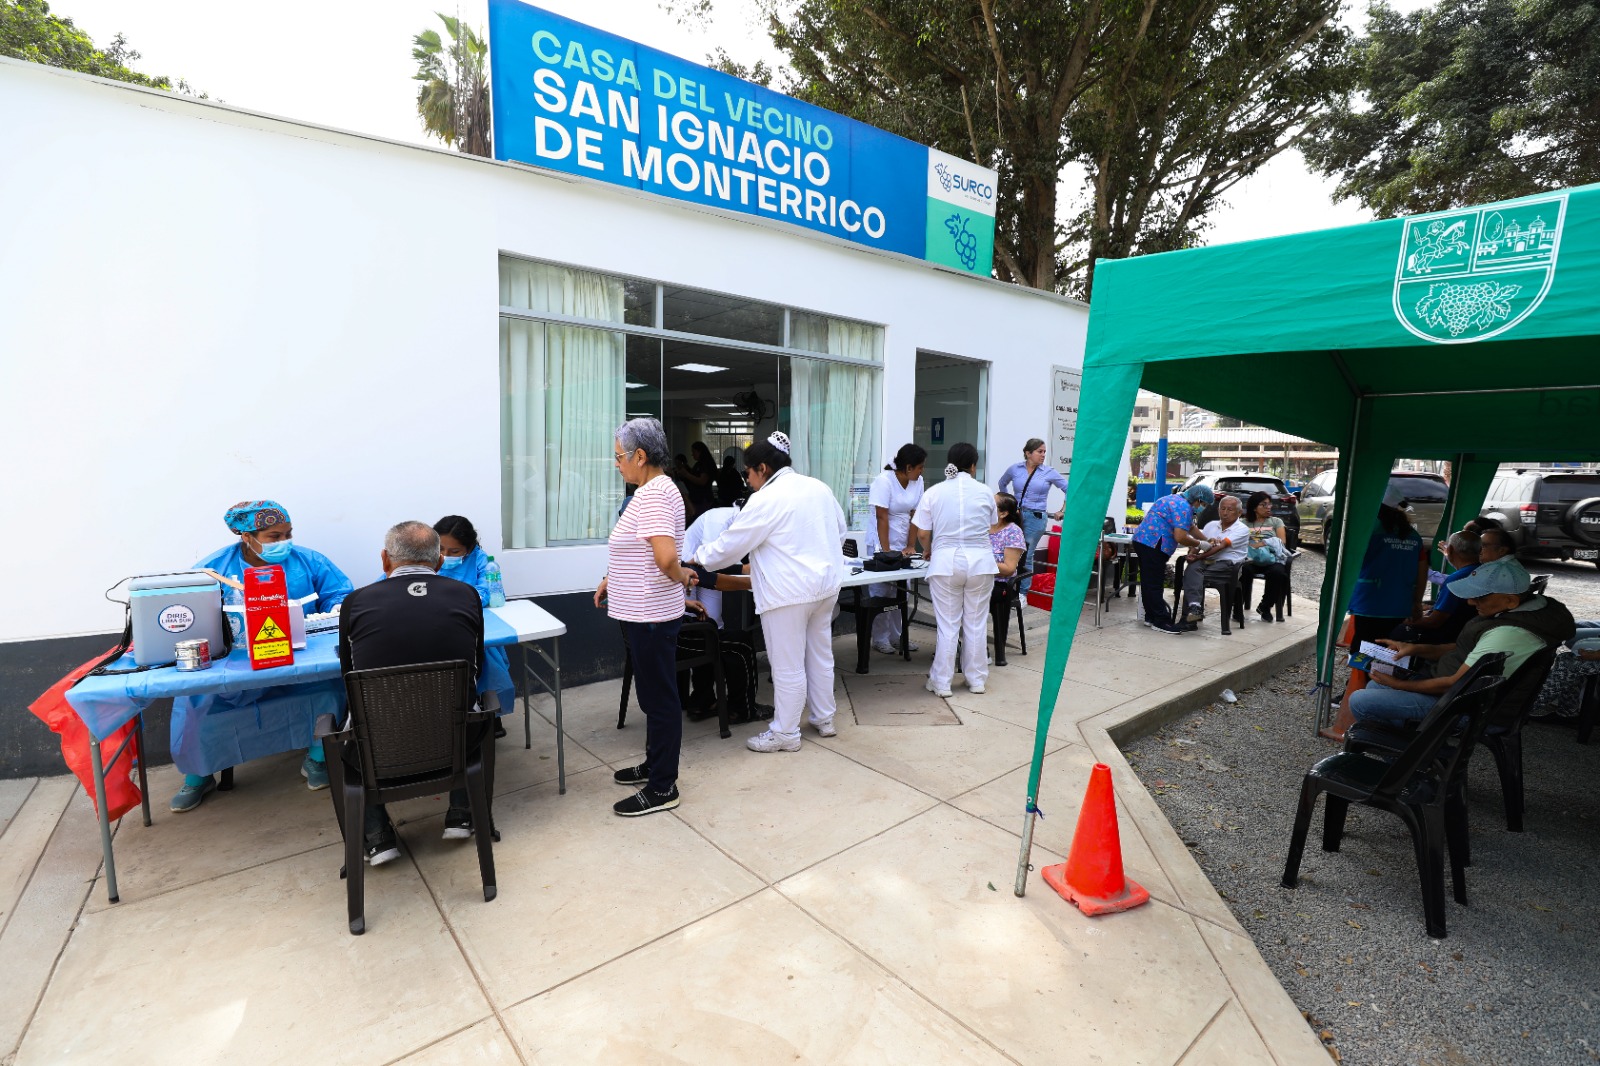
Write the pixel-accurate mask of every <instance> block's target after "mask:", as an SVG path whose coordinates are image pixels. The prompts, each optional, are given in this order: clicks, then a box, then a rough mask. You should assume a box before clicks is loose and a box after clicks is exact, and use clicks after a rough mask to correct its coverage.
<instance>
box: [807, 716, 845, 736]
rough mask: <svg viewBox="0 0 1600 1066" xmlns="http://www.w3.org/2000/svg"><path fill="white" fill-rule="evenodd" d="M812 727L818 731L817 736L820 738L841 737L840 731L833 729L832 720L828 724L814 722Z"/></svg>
mask: <svg viewBox="0 0 1600 1066" xmlns="http://www.w3.org/2000/svg"><path fill="white" fill-rule="evenodd" d="M811 726H812V728H814V729H815V730H816V731H817V736H819V737H836V736H838V735H839V731H838V730H837V729H835V728H833V719H832V718H830V719H828V720H827V721H826V722H812V723H811Z"/></svg>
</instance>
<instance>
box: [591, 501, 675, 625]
mask: <svg viewBox="0 0 1600 1066" xmlns="http://www.w3.org/2000/svg"><path fill="white" fill-rule="evenodd" d="M651 537H671V538H672V542H673V544H675V545H676V546H677V549H678V554H679V555H680V556H682V554H683V496H682V494H680V493H679V492H678V487H677V486H676V485H674V484H673V483H672V479H671V478H670V477H667V476H666V475H665V474H662V475H659V476H657V477H653V478H651V479H650V480H649V481H647V482H645V483H644V484H643V485H641V486H639V488H638V491H636V492H635V493H634V494H633V499H632V502H630V503H629V504H628V507H627V510H625V511H623V512H622V514H621V515H620V516H619V517H618V518H617V524H616V525H615V526H613V527H612V528H611V540H610V542H609V543H608V544H607V558H606V613H607V614H608V615H610V616H611V617H612V618H615V619H617V620H618V621H619V622H670V621H672V620H673V619H674V618H681V617H682V616H683V586H682V585H680V584H678V583H677V582H675V581H673V580H672V579H671V578H669V577H667V575H665V574H663V573H662V572H661V571H660V570H659V569H657V567H656V557H655V552H654V551H653V550H652V549H651V547H650V538H651Z"/></svg>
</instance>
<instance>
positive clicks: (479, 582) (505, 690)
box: [439, 547, 517, 714]
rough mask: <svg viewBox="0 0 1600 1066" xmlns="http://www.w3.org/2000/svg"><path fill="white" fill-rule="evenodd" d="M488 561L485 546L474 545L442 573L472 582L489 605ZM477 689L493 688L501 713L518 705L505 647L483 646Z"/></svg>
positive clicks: (490, 689) (461, 580)
mask: <svg viewBox="0 0 1600 1066" xmlns="http://www.w3.org/2000/svg"><path fill="white" fill-rule="evenodd" d="M488 565H489V557H488V556H487V555H486V554H484V551H483V549H482V548H481V547H479V548H473V549H472V550H471V551H470V552H468V553H467V554H466V555H464V556H462V558H461V565H460V566H452V567H451V568H450V569H448V570H440V571H439V576H440V577H448V578H453V579H454V580H456V581H460V582H463V583H464V584H468V585H471V586H472V587H473V588H475V589H477V590H478V602H479V603H481V604H483V606H484V607H485V608H487V607H488V606H489V582H488V579H487V578H485V577H484V573H483V572H484V570H485V569H486V568H487V567H488ZM478 691H479V692H491V691H492V692H494V693H495V694H496V695H498V696H499V697H500V713H501V714H510V713H511V712H513V711H515V710H516V709H517V686H516V682H514V681H512V680H511V660H510V658H509V657H508V656H507V655H506V649H504V648H500V647H494V648H484V649H483V677H482V678H481V679H480V680H479V682H478Z"/></svg>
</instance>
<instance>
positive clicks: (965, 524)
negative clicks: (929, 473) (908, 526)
mask: <svg viewBox="0 0 1600 1066" xmlns="http://www.w3.org/2000/svg"><path fill="white" fill-rule="evenodd" d="M999 520H1000V515H999V513H998V512H997V511H996V509H995V506H994V490H993V489H991V488H990V487H989V486H987V485H984V484H982V483H981V482H977V481H974V480H972V477H971V475H969V474H967V473H965V472H962V473H959V474H957V475H956V476H955V477H953V478H948V479H946V480H944V481H941V482H939V484H937V485H935V486H933V488H931V489H929V490H928V491H927V492H925V493H923V495H922V502H921V503H919V504H917V513H916V515H915V517H913V518H912V520H911V521H912V522H913V523H914V524H915V525H916V527H917V528H918V529H926V530H927V531H928V533H929V536H930V539H931V540H932V541H933V554H932V556H931V557H930V558H929V559H928V576H929V577H952V576H954V575H957V574H974V575H975V574H998V573H999V572H1000V568H999V567H998V566H996V565H995V561H994V549H992V548H991V547H990V546H989V527H990V526H992V525H994V524H995V523H996V522H998V521H999Z"/></svg>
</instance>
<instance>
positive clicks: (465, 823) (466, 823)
mask: <svg viewBox="0 0 1600 1066" xmlns="http://www.w3.org/2000/svg"><path fill="white" fill-rule="evenodd" d="M471 835H472V812H471V811H464V810H462V809H461V808H459V807H451V808H450V809H449V810H448V811H446V812H445V816H444V838H445V839H446V840H465V839H467V838H468V837H470V836H471Z"/></svg>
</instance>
